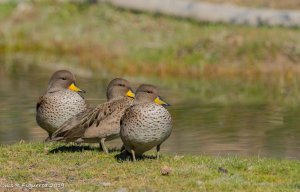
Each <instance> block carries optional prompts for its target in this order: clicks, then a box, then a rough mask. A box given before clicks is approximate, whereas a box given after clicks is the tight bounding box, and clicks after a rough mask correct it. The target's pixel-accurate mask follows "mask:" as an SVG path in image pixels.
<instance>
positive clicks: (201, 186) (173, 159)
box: [0, 143, 300, 191]
mask: <svg viewBox="0 0 300 192" xmlns="http://www.w3.org/2000/svg"><path fill="white" fill-rule="evenodd" d="M59 149H60V150H59ZM0 153H1V157H0V165H1V166H0V184H1V185H3V184H9V183H19V184H28V183H31V184H36V183H44V184H45V183H64V189H65V190H68V191H69V190H76V191H77V190H79V191H87V190H88V191H99V190H100V191H116V190H119V191H122V190H123V191H125V190H127V191H199V190H200V191H299V190H300V183H299V180H300V174H299V172H300V163H299V161H296V160H275V159H267V158H260V157H251V158H246V157H237V156H230V157H211V156H205V155H200V156H189V155H186V156H176V155H175V156H174V155H167V154H163V155H162V158H161V159H160V160H159V161H157V160H155V159H149V158H145V159H143V160H140V161H138V162H137V163H133V162H131V161H123V162H120V161H118V160H117V159H116V158H115V156H116V155H117V154H118V152H113V153H110V154H108V155H106V154H103V153H101V152H99V151H98V150H97V149H95V148H90V147H87V146H86V147H81V148H80V147H74V146H73V147H72V146H71V145H68V146H66V147H63V146H62V144H43V143H20V144H14V145H10V146H8V145H2V146H1V148H0ZM151 154H152V153H150V155H151ZM148 155H149V154H148ZM166 166H167V167H168V168H170V169H171V173H170V175H168V176H163V175H162V174H161V169H162V168H163V167H166ZM35 190H38V189H35Z"/></svg>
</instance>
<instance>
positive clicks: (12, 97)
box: [0, 66, 300, 159]
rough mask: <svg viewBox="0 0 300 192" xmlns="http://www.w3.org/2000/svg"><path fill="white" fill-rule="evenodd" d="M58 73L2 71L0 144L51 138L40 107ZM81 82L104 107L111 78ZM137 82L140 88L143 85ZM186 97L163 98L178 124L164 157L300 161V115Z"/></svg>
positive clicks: (1, 68) (166, 94) (91, 98)
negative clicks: (40, 119) (37, 110)
mask: <svg viewBox="0 0 300 192" xmlns="http://www.w3.org/2000/svg"><path fill="white" fill-rule="evenodd" d="M15 67H16V66H15ZM8 71H9V72H8ZM52 73H53V70H45V69H41V68H39V67H35V66H28V67H22V69H19V67H18V66H17V67H16V69H7V68H6V69H5V67H4V66H0V86H1V89H0V106H1V107H0V143H2V144H13V143H17V142H19V141H20V140H25V141H43V140H44V139H45V138H46V136H47V134H46V133H45V131H43V130H42V129H41V128H39V127H38V125H37V124H36V122H35V105H36V101H37V98H38V97H39V95H41V94H42V93H43V91H44V90H45V88H46V87H47V83H48V78H49V77H50V75H51V74H52ZM75 73H76V70H75ZM77 80H78V85H79V87H81V88H82V89H85V90H86V91H87V94H86V96H85V97H86V98H87V99H88V101H89V103H91V104H97V103H101V102H104V100H105V87H106V85H107V83H108V82H109V80H110V78H101V77H95V78H84V77H81V76H78V75H77ZM131 81H133V82H134V83H135V86H137V83H138V82H139V81H138V80H131ZM148 83H151V82H148ZM199 86H201V85H199ZM180 92H181V90H174V89H173V90H168V88H166V89H165V90H164V91H163V93H162V95H163V96H164V99H165V100H167V101H172V104H173V105H172V106H171V107H170V108H169V110H170V112H171V114H172V116H173V119H174V130H173V133H172V135H171V137H170V138H169V139H168V140H167V141H166V142H165V143H164V144H163V146H162V151H164V152H168V153H173V154H208V155H227V154H237V155H243V156H253V155H254V156H269V157H276V158H289V159H300V119H299V116H300V110H297V109H289V108H282V107H279V106H270V105H242V106H241V105H236V106H234V105H233V106H232V105H231V106H220V105H205V104H204V103H198V102H197V100H189V99H188V100H180V101H178V100H177V97H178V95H180V94H181V93H180ZM193 98H196V97H195V96H194V97H193ZM119 145H120V141H113V142H110V146H111V147H115V146H119Z"/></svg>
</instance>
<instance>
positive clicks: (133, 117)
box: [121, 103, 172, 154]
mask: <svg viewBox="0 0 300 192" xmlns="http://www.w3.org/2000/svg"><path fill="white" fill-rule="evenodd" d="M171 131H172V119H171V115H170V113H169V112H168V111H167V110H166V109H165V108H164V107H162V106H161V105H157V104H155V103H147V104H139V105H136V106H132V107H131V108H129V109H127V110H126V112H125V115H124V116H123V118H122V123H121V138H122V140H123V142H124V144H125V146H126V145H128V146H130V148H134V149H135V151H136V153H137V154H138V153H143V152H145V151H147V150H150V149H151V148H153V147H155V146H157V145H160V144H161V143H162V142H164V141H165V140H166V139H167V138H168V137H169V136H170V134H171Z"/></svg>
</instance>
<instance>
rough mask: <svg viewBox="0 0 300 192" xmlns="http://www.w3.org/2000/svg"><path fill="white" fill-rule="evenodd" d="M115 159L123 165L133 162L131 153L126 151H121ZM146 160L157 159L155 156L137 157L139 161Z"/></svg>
mask: <svg viewBox="0 0 300 192" xmlns="http://www.w3.org/2000/svg"><path fill="white" fill-rule="evenodd" d="M115 159H116V160H117V161H118V162H119V163H122V162H124V161H133V159H132V155H131V153H129V152H128V151H126V150H124V151H121V153H119V154H117V155H115ZM145 159H156V156H153V155H143V156H140V157H138V156H137V157H136V160H137V161H142V160H145Z"/></svg>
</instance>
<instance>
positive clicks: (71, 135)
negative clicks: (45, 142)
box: [53, 78, 135, 153]
mask: <svg viewBox="0 0 300 192" xmlns="http://www.w3.org/2000/svg"><path fill="white" fill-rule="evenodd" d="M106 97H107V102H105V103H103V104H100V105H98V106H96V107H94V108H93V109H89V110H87V111H85V112H83V113H80V114H78V115H76V116H75V117H73V118H71V119H70V120H69V121H67V122H65V123H64V124H63V125H62V126H61V127H60V128H59V129H58V130H57V131H56V132H55V133H54V136H53V140H55V141H64V142H76V143H99V145H100V148H101V149H102V150H103V151H104V153H108V149H107V147H106V144H105V141H111V140H114V139H117V138H119V135H120V119H121V117H122V116H123V114H124V112H125V110H126V109H127V108H128V107H129V106H130V105H131V104H132V103H133V101H134V97H135V94H134V92H133V91H132V89H131V87H130V84H129V82H128V81H127V80H125V79H123V78H115V79H113V80H111V81H110V83H109V85H108V86H107V91H106Z"/></svg>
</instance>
